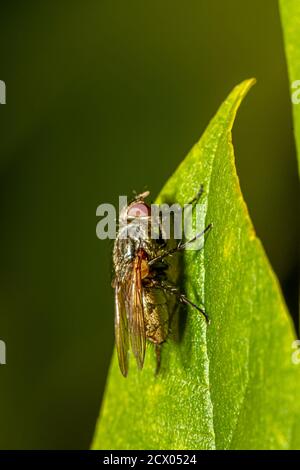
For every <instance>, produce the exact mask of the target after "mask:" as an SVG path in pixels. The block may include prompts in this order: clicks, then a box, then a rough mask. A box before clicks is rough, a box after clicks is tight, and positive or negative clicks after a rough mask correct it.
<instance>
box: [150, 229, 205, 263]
mask: <svg viewBox="0 0 300 470" xmlns="http://www.w3.org/2000/svg"><path fill="white" fill-rule="evenodd" d="M212 226H213V224H209V225H208V226H207V227H206V228H205V229H204V230H203V231H202V232H200V233H197V235H195V237H193V238H192V239H191V240H188V241H187V242H184V243H183V242H182V241H180V242H179V243H178V245H177V246H175V248H172V249H171V250H168V251H166V252H165V253H163V254H162V255H159V256H156V257H155V258H152V259H151V260H150V261H149V263H148V264H149V266H151V265H152V264H154V263H157V261H161V260H162V259H164V258H166V257H167V256H171V255H173V254H174V253H178V252H179V251H183V250H185V249H186V247H187V246H188V245H189V244H190V243H193V242H195V241H196V240H198V239H199V238H200V237H203V236H204V235H205V234H206V233H207V232H208V231H209V230H210V229H211V228H212Z"/></svg>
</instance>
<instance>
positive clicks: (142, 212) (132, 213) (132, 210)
mask: <svg viewBox="0 0 300 470" xmlns="http://www.w3.org/2000/svg"><path fill="white" fill-rule="evenodd" d="M150 212H151V211H150V207H149V206H147V204H145V203H143V202H135V203H134V204H132V206H130V207H129V209H128V212H127V217H131V218H134V219H135V218H137V217H148V216H149V215H150Z"/></svg>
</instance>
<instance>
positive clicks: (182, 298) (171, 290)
mask: <svg viewBox="0 0 300 470" xmlns="http://www.w3.org/2000/svg"><path fill="white" fill-rule="evenodd" d="M151 286H152V287H158V288H160V289H162V290H164V291H165V292H167V293H168V294H171V295H175V296H176V297H177V299H178V301H179V302H181V303H182V304H185V305H190V306H191V307H193V308H195V309H196V310H198V312H200V313H201V314H202V315H203V316H204V318H205V321H206V323H207V324H209V323H210V320H209V317H208V315H207V313H206V312H205V311H204V310H203V308H201V307H198V305H196V304H194V302H192V301H191V300H190V299H188V298H187V296H186V295H185V294H182V293H181V292H180V291H179V289H178V288H177V287H175V286H173V285H172V284H170V283H168V282H166V281H156V280H154V279H152V281H151Z"/></svg>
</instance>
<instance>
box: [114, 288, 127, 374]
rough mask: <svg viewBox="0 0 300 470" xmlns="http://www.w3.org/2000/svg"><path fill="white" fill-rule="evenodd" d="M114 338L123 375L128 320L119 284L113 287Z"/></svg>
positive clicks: (124, 372) (124, 370)
mask: <svg viewBox="0 0 300 470" xmlns="http://www.w3.org/2000/svg"><path fill="white" fill-rule="evenodd" d="M115 340H116V347H117V354H118V360H119V366H120V369H121V372H122V374H123V375H124V377H126V376H127V372H128V346H129V344H128V322H127V317H126V308H125V301H124V289H122V285H121V284H117V285H116V287H115Z"/></svg>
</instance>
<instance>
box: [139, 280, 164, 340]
mask: <svg viewBox="0 0 300 470" xmlns="http://www.w3.org/2000/svg"><path fill="white" fill-rule="evenodd" d="M143 307H144V321H145V329H146V337H147V339H148V340H149V341H152V342H153V343H155V344H161V343H163V342H164V341H166V339H167V337H168V333H169V310H168V303H167V298H166V295H165V293H164V292H163V291H162V290H161V289H156V288H147V287H144V288H143Z"/></svg>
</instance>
